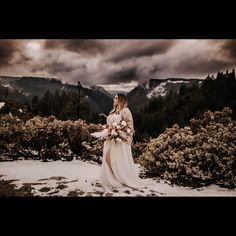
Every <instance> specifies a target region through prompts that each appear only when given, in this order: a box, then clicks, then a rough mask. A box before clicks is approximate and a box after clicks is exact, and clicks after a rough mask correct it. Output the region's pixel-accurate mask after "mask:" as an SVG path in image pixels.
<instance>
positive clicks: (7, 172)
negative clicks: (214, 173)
mask: <svg viewBox="0 0 236 236" xmlns="http://www.w3.org/2000/svg"><path fill="white" fill-rule="evenodd" d="M136 167H137V170H140V166H139V165H137V164H136ZM99 171H100V165H98V164H97V163H94V162H83V161H81V160H73V161H69V162H67V161H66V162H63V161H52V162H41V161H38V160H18V161H14V162H0V175H1V178H2V179H4V180H10V179H11V180H12V179H13V180H14V182H13V183H14V184H16V186H17V188H20V187H21V186H22V184H23V183H34V185H32V187H33V188H34V190H33V191H32V192H33V194H34V195H35V196H67V195H68V193H69V192H70V191H83V192H82V193H81V195H78V196H87V195H90V196H105V195H106V194H107V193H110V194H112V196H151V194H153V195H154V194H155V196H236V190H228V189H225V188H221V187H219V186H216V185H211V186H207V187H201V188H195V189H192V188H189V187H180V186H175V185H173V186H172V185H170V184H169V183H166V182H165V181H163V180H161V181H160V182H157V181H156V180H154V179H144V180H143V181H144V182H145V183H147V184H148V185H147V186H148V187H147V189H144V190H143V191H140V190H134V189H131V188H128V187H124V188H119V189H117V192H113V191H112V190H111V189H108V188H105V187H103V186H101V185H99V181H98V177H99ZM59 185H64V187H65V186H66V187H65V188H63V189H58V188H57V186H59ZM44 187H49V188H50V189H49V191H47V192H43V191H40V189H42V188H44ZM127 190H128V191H130V192H129V193H127V192H125V191H127Z"/></svg>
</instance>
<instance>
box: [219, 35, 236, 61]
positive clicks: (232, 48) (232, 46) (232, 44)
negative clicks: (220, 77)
mask: <svg viewBox="0 0 236 236" xmlns="http://www.w3.org/2000/svg"><path fill="white" fill-rule="evenodd" d="M220 51H222V52H223V53H224V52H226V53H227V55H228V56H229V57H230V58H232V59H236V40H234V39H231V40H226V41H225V42H224V43H223V45H222V47H221V49H220Z"/></svg>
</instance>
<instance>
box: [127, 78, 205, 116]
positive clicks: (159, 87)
mask: <svg viewBox="0 0 236 236" xmlns="http://www.w3.org/2000/svg"><path fill="white" fill-rule="evenodd" d="M202 81H203V80H201V79H185V78H167V79H150V80H146V81H145V82H143V83H142V84H140V85H138V86H137V87H135V88H134V89H133V90H131V91H130V92H129V93H128V94H127V99H128V102H129V106H130V108H131V109H132V110H133V111H137V112H138V111H139V110H140V109H141V108H142V107H143V106H144V105H145V104H147V103H148V102H149V100H150V99H152V98H154V97H159V96H162V97H163V96H165V95H166V94H168V93H169V92H170V91H171V90H172V91H175V92H177V93H178V91H179V89H180V87H181V85H182V84H184V85H186V87H190V86H193V85H194V84H196V85H197V86H201V83H202ZM137 101H138V102H137Z"/></svg>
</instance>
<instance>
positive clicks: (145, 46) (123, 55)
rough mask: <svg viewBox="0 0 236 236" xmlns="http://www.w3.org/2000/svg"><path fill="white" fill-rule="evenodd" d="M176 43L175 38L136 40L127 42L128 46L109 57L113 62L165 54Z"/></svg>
mask: <svg viewBox="0 0 236 236" xmlns="http://www.w3.org/2000/svg"><path fill="white" fill-rule="evenodd" d="M121 44H122V40H121ZM174 45H175V41H174V40H167V41H155V42H154V41H153V40H145V41H144V40H135V41H134V42H132V41H131V42H128V43H127V44H126V47H124V48H123V49H122V48H121V50H120V51H117V52H116V53H115V54H114V55H112V56H110V58H108V59H109V60H111V61H112V62H120V61H123V60H126V59H131V58H137V57H143V56H153V55H155V54H164V53H166V52H167V51H168V50H169V49H170V48H171V47H172V46H174Z"/></svg>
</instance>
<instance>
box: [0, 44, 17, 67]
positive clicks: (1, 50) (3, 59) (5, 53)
mask: <svg viewBox="0 0 236 236" xmlns="http://www.w3.org/2000/svg"><path fill="white" fill-rule="evenodd" d="M16 50H17V43H16V42H14V41H8V40H0V67H3V66H6V65H9V64H10V62H11V60H12V58H13V56H14V53H15V51H16Z"/></svg>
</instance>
